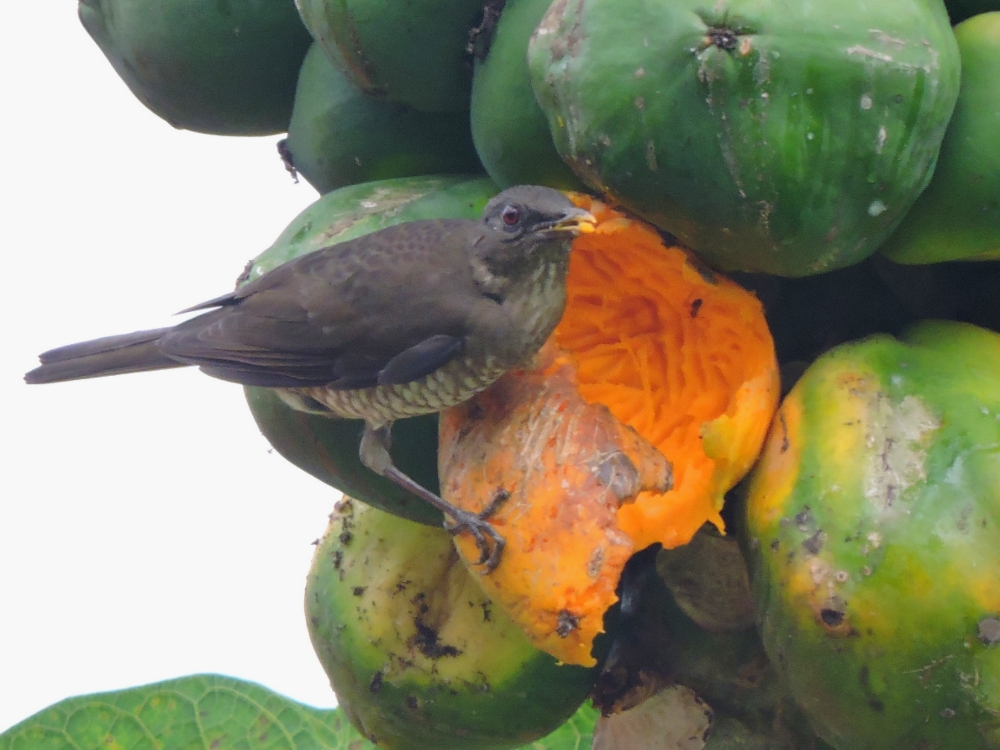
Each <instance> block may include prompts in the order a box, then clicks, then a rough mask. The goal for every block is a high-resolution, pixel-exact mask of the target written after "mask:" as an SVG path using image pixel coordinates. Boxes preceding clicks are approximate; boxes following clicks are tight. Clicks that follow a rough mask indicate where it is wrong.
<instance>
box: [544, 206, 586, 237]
mask: <svg viewBox="0 0 1000 750" xmlns="http://www.w3.org/2000/svg"><path fill="white" fill-rule="evenodd" d="M596 228H597V219H595V218H594V215H593V214H591V213H589V212H587V211H584V210H583V209H582V208H573V209H570V210H568V211H566V213H564V214H563V215H562V216H560V217H559V218H558V219H556V220H555V221H553V222H552V224H551V225H550V226H549V227H548V231H550V232H572V233H573V234H590V233H591V232H593V231H595V230H596Z"/></svg>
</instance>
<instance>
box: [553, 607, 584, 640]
mask: <svg viewBox="0 0 1000 750" xmlns="http://www.w3.org/2000/svg"><path fill="white" fill-rule="evenodd" d="M578 627H580V616H579V615H574V614H573V613H572V612H570V611H569V610H568V609H563V610H560V612H559V616H558V618H556V635H558V636H559V637H560V638H566V637H568V636H569V634H570V633H572V632H573V631H574V630H576V629H577V628H578Z"/></svg>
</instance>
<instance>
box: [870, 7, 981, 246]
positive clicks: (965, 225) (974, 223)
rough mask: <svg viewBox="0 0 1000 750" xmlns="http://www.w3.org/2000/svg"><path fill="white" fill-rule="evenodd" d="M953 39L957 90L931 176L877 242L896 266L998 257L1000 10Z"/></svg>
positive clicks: (957, 31) (974, 21) (966, 23)
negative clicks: (893, 226) (957, 57)
mask: <svg viewBox="0 0 1000 750" xmlns="http://www.w3.org/2000/svg"><path fill="white" fill-rule="evenodd" d="M955 39H956V40H957V41H958V48H959V51H960V52H961V54H962V88H961V91H960V92H959V94H958V103H957V104H956V105H955V112H954V114H953V115H952V118H951V122H950V123H949V124H948V130H947V132H946V133H945V136H944V142H943V143H942V144H941V155H940V157H939V158H938V162H937V167H936V168H935V170H934V177H933V178H931V181H930V184H928V185H927V189H926V190H924V192H923V193H922V194H921V195H920V197H919V198H918V199H917V202H916V203H915V204H913V208H912V209H910V212H909V213H908V214H907V215H906V218H904V219H903V223H902V224H900V226H899V228H898V229H897V230H896V231H895V233H894V234H893V235H892V236H891V237H890V238H889V239H888V241H887V242H886V243H885V245H884V246H883V247H882V250H881V252H882V254H883V255H885V256H886V257H887V258H889V259H890V260H892V261H895V262H896V263H940V262H942V261H949V260H998V259H1000V11H996V12H993V13H984V14H982V15H978V16H974V17H973V18H970V19H969V20H967V21H964V22H962V23H960V24H959V25H958V26H956V27H955Z"/></svg>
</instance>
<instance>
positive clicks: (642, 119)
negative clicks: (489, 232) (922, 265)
mask: <svg viewBox="0 0 1000 750" xmlns="http://www.w3.org/2000/svg"><path fill="white" fill-rule="evenodd" d="M528 61H529V69H530V72H531V80H532V86H533V87H534V91H535V95H536V97H537V99H538V102H539V104H540V105H541V106H542V109H543V110H544V111H545V114H546V116H547V118H548V121H549V128H550V130H551V132H552V136H553V140H554V142H555V145H556V149H557V151H558V152H559V154H560V155H561V156H562V157H563V159H564V160H565V161H566V162H567V163H568V164H569V165H570V167H571V168H572V169H573V171H574V172H575V173H576V174H577V176H578V177H579V178H580V179H581V180H582V181H583V182H584V183H585V184H587V185H588V186H589V187H590V188H591V189H593V190H596V191H599V192H603V193H606V194H607V196H609V197H610V198H611V199H613V201H615V202H618V203H620V204H621V205H622V206H623V207H624V208H625V209H627V210H628V211H630V212H632V213H634V214H636V215H638V216H639V217H641V218H644V219H646V220H647V221H649V222H651V223H653V224H655V225H656V226H658V227H660V228H661V229H663V230H665V231H667V232H670V233H671V234H673V235H674V236H676V237H677V238H678V239H679V240H680V241H681V242H683V243H684V244H686V245H688V246H690V247H691V248H692V249H693V250H694V251H695V252H697V253H698V254H699V255H700V256H701V257H702V259H703V260H705V261H706V262H707V263H708V264H709V265H711V266H713V267H716V268H719V269H722V270H724V271H725V270H728V271H757V272H765V273H771V274H777V275H781V276H806V275H810V274H816V273H821V272H824V271H830V270H833V269H835V268H840V267H844V266H848V265H851V264H854V263H857V262H859V261H861V260H862V259H864V258H865V257H867V256H869V255H871V254H872V253H874V252H875V250H876V249H877V248H878V246H879V245H880V244H881V243H882V241H883V240H884V239H885V238H886V237H887V236H888V235H889V233H890V232H891V231H892V230H893V229H894V228H895V226H896V225H897V224H898V223H899V222H900V220H901V219H902V218H903V216H904V214H905V213H906V211H907V209H908V208H909V207H910V206H911V205H912V204H913V202H914V200H916V198H917V196H918V195H919V194H920V192H921V191H922V190H923V189H924V187H925V186H926V185H927V182H928V180H929V179H930V177H931V173H932V171H933V169H934V164H935V161H936V159H937V155H938V151H939V149H940V145H941V140H942V138H943V137H944V131H945V127H946V126H947V123H948V119H949V117H950V116H951V112H952V109H953V107H954V105H955V99H956V97H957V95H958V88H959V76H960V60H959V54H958V48H957V45H956V43H955V38H954V35H953V34H952V32H951V26H950V24H949V22H948V16H947V13H946V12H945V9H944V6H943V5H942V3H941V2H940V0H891V1H890V2H880V3H870V2H864V0H845V1H844V2H837V3H806V2H797V1H793V0H778V1H765V0H722V2H717V3H711V4H706V3H704V2H701V1H700V0H655V1H654V2H648V1H647V0H556V1H555V2H553V4H552V6H551V7H550V8H549V10H548V11H547V13H546V15H545V17H544V18H543V20H542V21H541V23H540V24H539V26H538V28H537V29H536V31H535V33H534V35H533V37H532V39H531V42H530V44H529V47H528Z"/></svg>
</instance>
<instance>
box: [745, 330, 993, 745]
mask: <svg viewBox="0 0 1000 750" xmlns="http://www.w3.org/2000/svg"><path fill="white" fill-rule="evenodd" d="M997 372H1000V334H997V333H994V332H992V331H987V330H984V329H981V328H977V327H975V326H972V325H969V324H964V323H957V322H950V321H925V322H922V323H919V324H917V325H916V326H914V327H913V328H911V329H909V330H908V331H907V332H905V333H904V334H903V335H902V336H901V337H900V338H899V339H895V338H893V337H890V336H887V335H877V336H872V337H870V338H867V339H864V340H861V341H858V342H853V343H849V344H844V345H841V346H839V347H837V348H835V349H833V350H832V351H830V352H829V353H827V354H826V355H824V356H823V357H821V358H820V359H818V360H817V361H816V362H815V363H813V364H812V365H811V366H810V367H809V369H808V370H807V371H806V372H805V374H804V375H803V376H802V378H801V379H800V380H799V381H798V383H797V384H796V385H795V387H794V388H793V389H792V390H791V392H790V393H789V394H788V396H787V397H786V398H785V400H784V402H783V404H782V406H781V408H780V410H779V412H778V415H777V416H776V418H775V420H774V422H773V424H772V428H771V433H770V435H769V437H768V440H767V443H766V444H765V448H764V451H763V453H762V456H761V459H760V461H759V462H758V465H757V467H756V468H755V470H754V472H753V473H752V475H751V478H750V480H749V483H748V490H747V497H746V504H745V537H744V542H745V549H746V554H747V557H748V561H749V563H750V568H751V579H752V587H753V591H754V597H755V600H756V606H757V611H758V618H759V621H760V628H761V635H762V638H763V643H764V646H765V649H766V651H767V653H768V656H769V657H770V659H771V662H772V663H773V664H774V665H776V666H777V667H778V668H779V669H780V670H781V671H782V673H783V674H784V677H785V678H786V679H787V680H788V682H789V684H790V687H791V691H792V695H793V696H794V697H795V699H796V701H797V702H798V703H799V705H800V706H801V707H802V709H803V710H804V711H805V713H806V714H807V716H808V717H809V719H810V721H811V723H812V724H813V726H814V728H815V729H816V731H817V732H818V734H819V735H820V736H821V737H822V738H823V739H824V740H826V741H827V742H829V743H830V744H831V745H833V746H834V747H835V748H837V749H838V750H862V749H864V750H874V749H875V748H888V747H892V748H898V750H917V749H918V748H930V747H933V748H937V749H938V750H951V749H954V750H974V749H977V748H996V747H1000V646H998V644H1000V452H998V450H997V446H1000V383H998V380H997Z"/></svg>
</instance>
